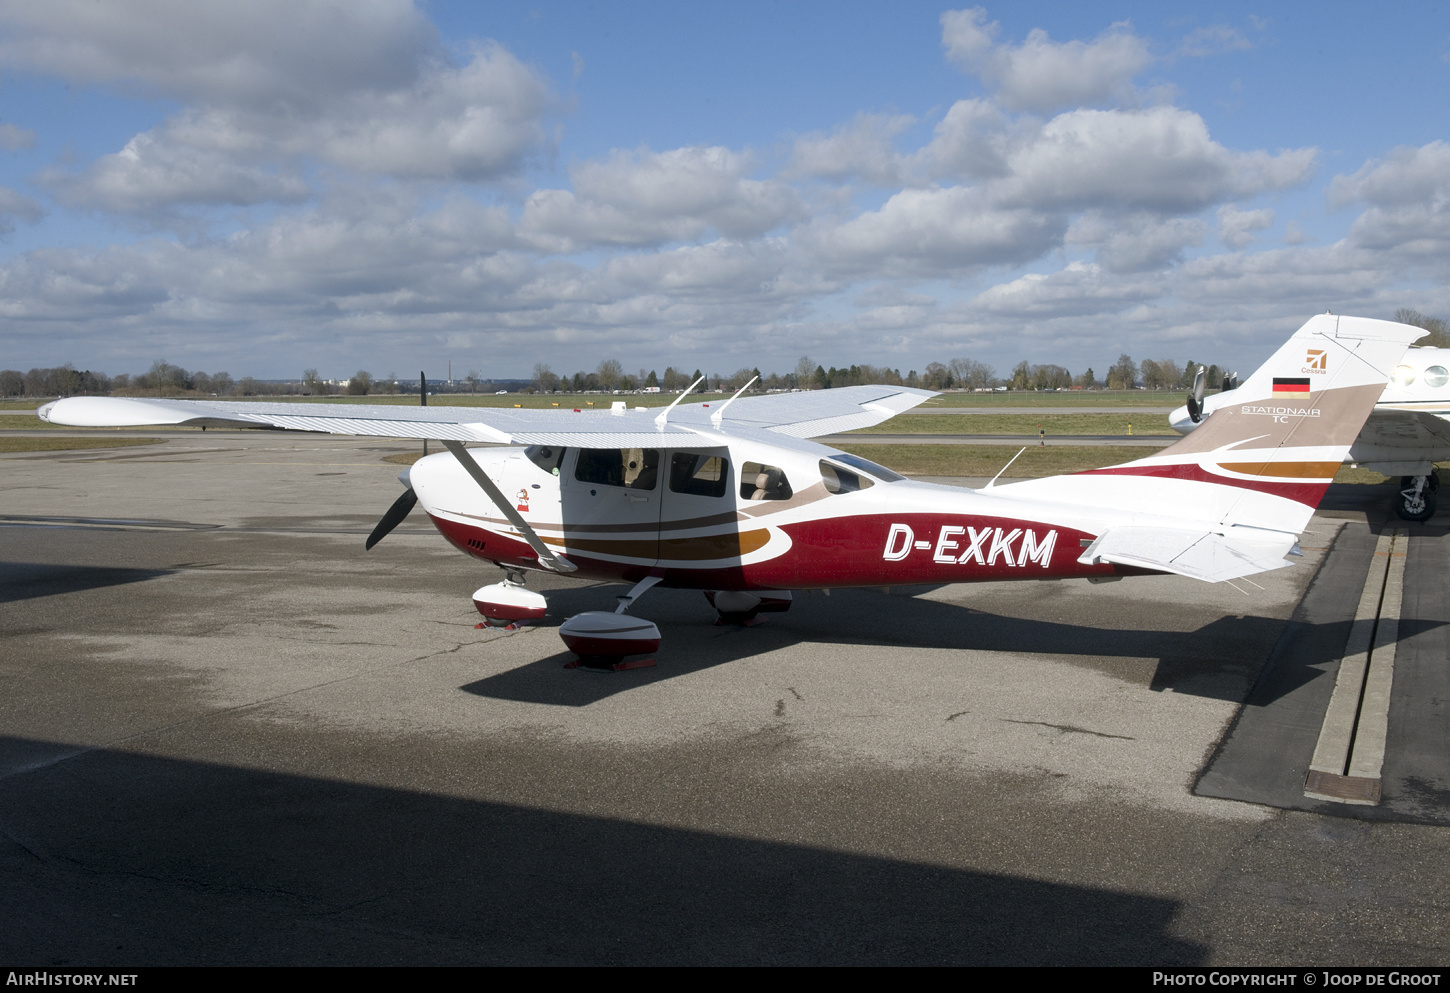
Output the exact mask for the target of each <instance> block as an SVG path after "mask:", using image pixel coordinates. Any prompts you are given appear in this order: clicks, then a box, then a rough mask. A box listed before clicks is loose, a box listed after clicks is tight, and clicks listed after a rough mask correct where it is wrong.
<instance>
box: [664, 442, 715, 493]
mask: <svg viewBox="0 0 1450 993" xmlns="http://www.w3.org/2000/svg"><path fill="white" fill-rule="evenodd" d="M729 469H730V463H729V462H727V461H726V460H725V459H722V458H721V457H720V456H718V455H698V454H696V453H694V452H676V453H675V454H674V455H672V456H671V457H670V490H671V492H674V493H689V494H691V495H693V496H709V497H722V496H724V495H725V487H726V486H728V485H729V482H730V480H729Z"/></svg>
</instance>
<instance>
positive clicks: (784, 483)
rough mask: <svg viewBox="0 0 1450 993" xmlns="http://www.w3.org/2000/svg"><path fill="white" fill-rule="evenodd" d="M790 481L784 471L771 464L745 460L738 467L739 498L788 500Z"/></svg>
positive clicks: (789, 496)
mask: <svg viewBox="0 0 1450 993" xmlns="http://www.w3.org/2000/svg"><path fill="white" fill-rule="evenodd" d="M790 498H791V488H790V482H789V481H788V480H787V479H786V478H785V473H784V472H783V471H782V470H781V469H779V468H777V467H776V466H773V465H761V464H760V463H759V462H747V463H745V464H744V465H742V466H741V467H740V499H742V500H789V499H790Z"/></svg>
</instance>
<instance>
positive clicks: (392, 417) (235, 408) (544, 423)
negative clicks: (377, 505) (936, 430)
mask: <svg viewBox="0 0 1450 993" xmlns="http://www.w3.org/2000/svg"><path fill="white" fill-rule="evenodd" d="M935 395H936V394H934V393H932V392H930V391H928V390H916V389H911V388H909V387H901V386H851V387H846V388H844V389H839V390H821V391H814V392H810V393H787V394H777V395H774V396H764V397H747V398H743V399H741V400H739V401H738V402H736V403H733V404H731V405H730V406H729V408H728V409H727V410H726V411H725V416H724V418H723V420H722V422H721V425H720V426H719V427H718V428H717V427H716V426H715V425H714V424H712V423H711V422H710V414H711V413H712V411H718V410H719V407H720V402H715V403H713V404H704V403H696V404H690V405H689V406H685V405H684V404H681V405H680V406H678V407H676V408H675V409H674V410H673V411H671V413H670V415H669V417H668V419H667V420H666V422H665V423H664V424H663V425H661V424H659V423H657V418H658V416H659V414H660V408H651V409H644V408H637V409H635V410H625V409H620V408H615V409H613V410H599V411H596V410H588V411H575V410H523V409H513V410H509V409H506V408H498V407H450V406H446V405H437V406H428V407H422V406H419V407H399V406H384V405H371V404H333V403H319V404H302V403H260V402H250V401H244V400H238V401H227V400H162V399H154V400H153V399H147V398H138V397H69V398H67V399H64V400H56V401H53V402H52V403H48V404H46V405H45V406H43V407H41V408H40V410H38V411H37V414H38V415H39V416H40V418H41V419H42V420H45V421H49V422H50V423H52V424H65V425H69V426H72V427H149V426H154V425H167V424H172V425H202V424H205V425H217V426H236V425H240V426H245V427H273V428H282V429H285V430H292V431H321V432H326V433H329V434H352V435H369V436H376V437H385V438H425V439H437V440H448V441H479V442H491V443H493V444H500V445H534V444H550V445H568V446H573V447H577V448H650V447H659V446H661V445H672V444H673V445H680V446H698V445H702V444H709V443H710V442H709V440H708V439H709V438H710V436H712V435H714V436H720V435H722V434H724V435H729V434H731V433H732V430H735V431H738V430H740V429H744V430H747V431H748V430H751V429H754V430H766V431H772V432H775V433H778V434H781V435H785V436H786V437H791V438H810V437H814V436H816V435H821V434H830V433H834V432H838V431H850V430H855V429H857V428H865V427H871V426H872V425H875V424H880V423H881V422H883V421H885V420H888V419H889V418H891V417H894V416H896V415H897V414H899V413H901V412H902V411H903V410H909V409H911V408H912V407H914V406H916V405H917V404H919V403H921V402H922V401H923V400H926V399H928V398H929V397H932V396H935ZM702 436H704V439H705V440H702Z"/></svg>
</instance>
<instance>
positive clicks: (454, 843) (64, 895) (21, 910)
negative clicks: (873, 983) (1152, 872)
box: [0, 737, 1206, 966]
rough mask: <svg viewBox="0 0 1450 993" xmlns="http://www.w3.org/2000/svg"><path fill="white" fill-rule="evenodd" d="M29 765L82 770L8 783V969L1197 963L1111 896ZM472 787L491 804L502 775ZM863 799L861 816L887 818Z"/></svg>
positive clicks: (325, 791) (680, 834)
mask: <svg viewBox="0 0 1450 993" xmlns="http://www.w3.org/2000/svg"><path fill="white" fill-rule="evenodd" d="M17 750H18V751H21V752H24V753H26V754H29V755H35V754H38V753H40V752H43V751H46V750H50V751H51V752H53V753H55V754H57V755H58V756H62V755H66V754H69V755H70V757H69V758H67V759H65V760H64V761H63V762H61V763H60V764H59V765H49V766H48V767H41V768H38V769H32V770H30V771H28V772H26V773H24V774H22V775H11V776H9V777H7V779H6V781H5V790H4V791H3V793H0V837H3V839H4V849H5V861H6V863H7V865H8V867H9V868H8V870H7V878H6V895H7V899H6V900H5V901H3V902H0V959H5V960H7V961H11V962H17V963H19V962H30V963H55V962H110V963H115V964H121V963H129V964H138V965H141V964H146V965H235V964H246V965H324V964H325V965H382V964H389V965H409V964H411V965H425V964H493V965H524V964H560V965H563V964H613V965H646V964H655V965H665V964H695V965H708V964H721V965H724V964H730V965H746V964H749V965H790V964H796V965H812V964H834V965H869V964H878V965H887V964H918V965H930V964H943V965H946V964H957V965H976V964H980V965H1012V964H1042V965H1067V964H1073V965H1089V964H1097V965H1138V966H1147V965H1148V964H1150V963H1154V964H1160V965H1167V964H1174V965H1194V964H1198V963H1201V962H1202V961H1203V960H1204V958H1205V955H1206V949H1205V948H1204V947H1203V946H1202V945H1199V944H1197V943H1194V942H1192V941H1187V940H1184V939H1182V938H1179V937H1175V936H1174V935H1173V934H1172V933H1171V931H1170V929H1171V928H1172V926H1173V923H1174V918H1175V915H1176V914H1177V913H1178V912H1179V911H1180V909H1181V908H1180V906H1179V904H1178V903H1177V901H1174V900H1172V899H1165V898H1161V897H1154V896H1149V895H1141V894H1136V893H1131V892H1125V891H1120V890H1116V889H1112V890H1110V889H1101V888H1095V887H1088V886H1079V885H1064V884H1057V883H1050V882H1042V881H1038V880H1033V879H1027V878H1021V877H1016V876H1009V875H1005V874H995V873H988V872H981V871H972V870H963V869H955V868H950V867H945V866H941V865H932V864H922V863H917V862H908V861H896V860H893V859H889V858H882V857H878V856H869V855H857V854H850V853H843V852H840V851H832V850H826V849H822V848H813V847H809V846H806V845H800V844H786V843H779V842H772V841H760V840H753V839H749V838H740V837H731V836H723V835H717V834H713V833H709V832H705V831H699V830H692V829H681V828H670V827H659V826H651V825H645V824H638V823H632V822H629V821H624V820H618V819H611V818H605V817H592V816H584V815H578V814H571V813H560V812H557V811H551V810H548V809H543V808H540V807H526V806H515V805H512V804H507V803H499V802H484V801H479V800H472V799H467V798H457V797H448V796H439V795H434V794H429V793H424V792H415V791H405V790H400V789H395V788H388V787H380V786H373V785H364V784H357V783H349V782H345V781H340V780H338V779H333V778H329V779H321V778H313V777H308V776H300V775H292V774H285V773H277V772H271V771H265V770H258V769H239V768H235V767H232V766H229V765H223V764H214V763H203V762H196V761H188V760H178V759H171V758H158V757H155V756H149V755H144V754H135V753H126V752H121V751H113V750H106V749H96V750H93V751H88V752H84V754H75V752H76V749H75V748H74V747H73V746H70V745H66V744H62V743H55V742H44V741H37V740H30V739H21V738H13V737H0V765H5V764H6V762H5V761H4V760H5V759H6V758H7V757H8V756H9V755H11V754H12V753H13V752H15V751H17ZM510 761H516V759H510ZM475 774H476V775H477V776H478V777H479V779H480V780H481V785H483V786H484V787H485V788H486V785H487V784H486V780H487V779H488V778H489V776H490V775H491V774H490V772H489V771H488V770H482V769H480V770H476V773H475ZM780 802H783V803H786V804H787V808H788V806H789V803H790V799H789V797H786V798H784V799H781V800H780ZM861 802H862V803H864V804H865V808H863V811H862V812H863V815H865V816H870V817H873V818H874V817H884V816H888V814H887V813H884V812H883V811H881V810H877V809H875V808H874V807H872V806H871V804H872V802H873V801H872V798H871V797H870V796H866V797H863V798H862V801H861ZM868 809H869V813H868V812H867V810H868ZM892 814H893V815H896V814H899V812H895V810H894V808H893V811H892Z"/></svg>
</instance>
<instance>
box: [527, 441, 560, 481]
mask: <svg viewBox="0 0 1450 993" xmlns="http://www.w3.org/2000/svg"><path fill="white" fill-rule="evenodd" d="M566 451H568V449H566V448H561V447H559V446H558V445H530V446H529V447H528V448H525V449H524V455H526V456H528V459H529V461H530V462H532V463H533V464H534V465H536V466H538V467H539V468H540V469H543V470H544V471H545V472H547V473H549V474H550V475H552V476H557V475H559V466H560V464H561V463H562V462H563V461H564V453H565V452H566Z"/></svg>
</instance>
